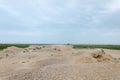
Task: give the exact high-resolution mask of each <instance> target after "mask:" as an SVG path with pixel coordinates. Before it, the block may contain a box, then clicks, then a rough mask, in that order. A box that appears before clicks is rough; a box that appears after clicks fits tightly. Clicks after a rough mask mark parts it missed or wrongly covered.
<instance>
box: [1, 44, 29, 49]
mask: <svg viewBox="0 0 120 80" xmlns="http://www.w3.org/2000/svg"><path fill="white" fill-rule="evenodd" d="M11 46H15V47H18V48H27V47H29V45H28V44H0V50H3V49H6V48H8V47H11Z"/></svg>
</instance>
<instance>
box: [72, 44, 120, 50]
mask: <svg viewBox="0 0 120 80" xmlns="http://www.w3.org/2000/svg"><path fill="white" fill-rule="evenodd" d="M73 47H74V48H76V49H82V48H91V49H94V48H103V49H114V50H120V45H73Z"/></svg>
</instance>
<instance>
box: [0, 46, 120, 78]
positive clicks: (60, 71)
mask: <svg viewBox="0 0 120 80" xmlns="http://www.w3.org/2000/svg"><path fill="white" fill-rule="evenodd" d="M0 80H120V51H119V50H108V49H104V50H103V52H102V51H101V49H73V46H71V45H44V46H37V45H31V46H30V47H28V48H17V47H14V46H13V47H9V48H7V49H4V50H3V51H0Z"/></svg>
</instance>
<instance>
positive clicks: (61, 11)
mask: <svg viewBox="0 0 120 80" xmlns="http://www.w3.org/2000/svg"><path fill="white" fill-rule="evenodd" d="M119 15H120V0H60V1H56V0H19V1H16V0H0V43H32V44H67V43H69V44H119V45H120V22H119V21H120V16H119Z"/></svg>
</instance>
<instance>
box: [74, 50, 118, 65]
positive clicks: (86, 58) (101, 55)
mask: <svg viewBox="0 0 120 80" xmlns="http://www.w3.org/2000/svg"><path fill="white" fill-rule="evenodd" d="M74 61H75V63H77V64H78V63H96V62H106V63H109V62H113V63H118V62H119V61H120V60H119V58H114V57H112V56H111V55H109V54H106V53H105V51H104V50H103V49H97V50H95V51H93V52H92V53H90V55H89V54H87V55H86V54H83V55H80V56H75V57H74Z"/></svg>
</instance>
